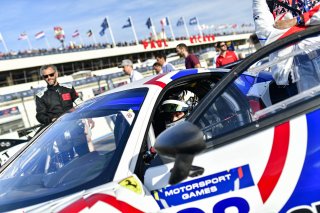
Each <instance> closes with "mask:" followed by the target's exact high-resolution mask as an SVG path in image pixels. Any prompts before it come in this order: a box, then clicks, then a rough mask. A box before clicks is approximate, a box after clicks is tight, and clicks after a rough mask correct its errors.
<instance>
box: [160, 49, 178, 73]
mask: <svg viewBox="0 0 320 213" xmlns="http://www.w3.org/2000/svg"><path fill="white" fill-rule="evenodd" d="M156 59H157V62H158V63H159V64H161V66H162V72H163V73H167V72H171V71H174V70H177V69H176V68H175V67H174V66H173V65H172V64H171V63H167V62H166V60H167V56H166V55H165V54H162V53H158V54H157V55H156Z"/></svg>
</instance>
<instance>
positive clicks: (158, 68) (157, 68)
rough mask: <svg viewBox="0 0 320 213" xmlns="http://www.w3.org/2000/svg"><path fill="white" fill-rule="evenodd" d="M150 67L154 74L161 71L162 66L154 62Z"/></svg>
mask: <svg viewBox="0 0 320 213" xmlns="http://www.w3.org/2000/svg"><path fill="white" fill-rule="evenodd" d="M152 67H153V70H154V71H155V72H156V75H158V74H162V73H163V71H162V66H161V64H160V63H158V62H156V63H154V64H153V65H152Z"/></svg>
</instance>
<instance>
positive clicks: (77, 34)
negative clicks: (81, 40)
mask: <svg viewBox="0 0 320 213" xmlns="http://www.w3.org/2000/svg"><path fill="white" fill-rule="evenodd" d="M79 35H80V33H79V31H78V30H76V31H74V33H73V34H72V38H75V37H78V36H79Z"/></svg>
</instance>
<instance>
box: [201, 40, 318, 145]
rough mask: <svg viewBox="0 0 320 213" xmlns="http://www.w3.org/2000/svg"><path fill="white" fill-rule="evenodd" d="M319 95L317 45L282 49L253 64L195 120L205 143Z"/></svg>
mask: <svg viewBox="0 0 320 213" xmlns="http://www.w3.org/2000/svg"><path fill="white" fill-rule="evenodd" d="M319 92H320V42H319V43H318V44H315V43H311V42H310V41H309V38H307V39H304V40H302V41H300V42H298V43H293V44H290V45H285V46H284V47H283V48H281V49H279V50H277V51H274V52H271V54H269V56H268V57H267V58H265V57H264V58H262V59H261V60H258V61H255V63H254V64H253V65H252V66H250V67H249V68H248V69H247V70H246V72H244V73H243V74H241V75H240V76H239V77H238V78H236V79H235V80H234V81H233V82H232V83H231V84H229V86H227V87H225V89H224V90H223V93H222V94H221V95H220V96H219V97H217V98H215V99H214V100H213V101H212V102H211V103H210V104H209V105H208V106H207V107H206V109H205V110H203V111H202V113H201V114H200V115H199V116H198V117H197V118H196V119H195V124H196V125H197V126H199V127H200V128H201V129H202V130H203V132H204V134H205V138H206V140H207V141H211V139H213V138H217V137H220V136H223V135H226V134H228V133H230V132H233V131H235V130H237V129H239V128H242V127H244V126H247V125H249V124H251V123H257V122H259V121H261V120H263V119H266V118H268V117H270V116H271V115H274V114H277V113H281V112H284V111H285V110H286V109H289V108H293V107H295V106H297V105H298V104H300V103H302V102H305V101H306V100H309V99H311V98H314V97H315V96H316V95H318V94H319Z"/></svg>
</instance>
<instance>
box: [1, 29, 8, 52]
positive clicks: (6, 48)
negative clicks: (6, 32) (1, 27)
mask: <svg viewBox="0 0 320 213" xmlns="http://www.w3.org/2000/svg"><path fill="white" fill-rule="evenodd" d="M0 42H1V43H3V46H4V49H5V51H6V52H7V53H8V52H9V51H8V47H7V44H6V42H5V41H4V38H3V36H2V33H0Z"/></svg>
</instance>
